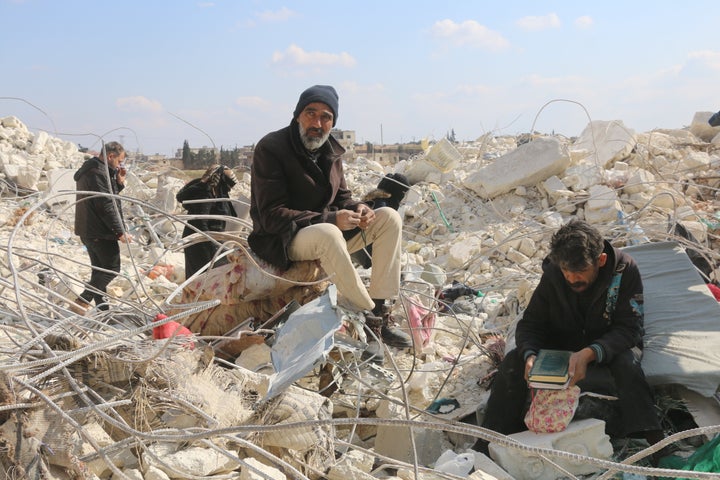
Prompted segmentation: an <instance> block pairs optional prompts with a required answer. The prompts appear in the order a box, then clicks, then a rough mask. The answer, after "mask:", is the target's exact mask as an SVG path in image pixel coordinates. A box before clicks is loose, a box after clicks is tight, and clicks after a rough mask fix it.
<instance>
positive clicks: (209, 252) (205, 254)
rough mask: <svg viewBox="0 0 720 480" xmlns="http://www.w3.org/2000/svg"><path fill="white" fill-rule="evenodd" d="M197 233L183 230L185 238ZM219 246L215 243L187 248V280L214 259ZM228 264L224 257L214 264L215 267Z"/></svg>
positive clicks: (208, 242) (203, 243) (198, 244)
mask: <svg viewBox="0 0 720 480" xmlns="http://www.w3.org/2000/svg"><path fill="white" fill-rule="evenodd" d="M193 233H196V232H195V230H193V229H191V228H187V227H185V229H184V230H183V235H182V236H183V238H185V237H187V236H188V235H191V234H193ZM218 248H219V246H218V245H217V244H215V243H213V242H210V241H207V242H200V243H195V244H193V245H190V246H188V247H185V278H190V276H191V275H193V274H195V272H197V271H198V270H200V269H201V268H203V267H204V266H205V264H207V263H208V262H209V261H210V260H212V259H213V257H214V256H215V254H216V252H217V251H218ZM226 263H228V260H227V257H223V258H221V259H220V260H218V261H216V262H215V263H214V264H213V267H218V266H220V265H225V264H226Z"/></svg>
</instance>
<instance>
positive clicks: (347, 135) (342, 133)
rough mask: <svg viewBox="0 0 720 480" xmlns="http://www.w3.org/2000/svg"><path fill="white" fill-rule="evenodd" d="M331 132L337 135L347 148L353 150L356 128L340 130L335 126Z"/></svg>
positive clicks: (339, 141)
mask: <svg viewBox="0 0 720 480" xmlns="http://www.w3.org/2000/svg"><path fill="white" fill-rule="evenodd" d="M330 134H331V135H332V136H333V137H335V140H337V141H338V143H339V144H340V145H342V147H343V148H344V149H345V150H352V148H353V146H354V145H355V130H340V129H339V128H333V129H332V130H331V131H330Z"/></svg>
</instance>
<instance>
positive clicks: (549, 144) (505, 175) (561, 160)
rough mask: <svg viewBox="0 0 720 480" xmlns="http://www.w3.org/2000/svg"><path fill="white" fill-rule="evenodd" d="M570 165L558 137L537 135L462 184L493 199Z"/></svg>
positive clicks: (555, 173)
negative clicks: (538, 136) (536, 137)
mask: <svg viewBox="0 0 720 480" xmlns="http://www.w3.org/2000/svg"><path fill="white" fill-rule="evenodd" d="M569 165H570V156H569V155H568V154H567V151H566V150H565V149H564V148H563V147H562V145H561V144H560V142H559V141H558V140H557V139H555V138H538V139H536V140H534V141H532V142H529V143H526V144H524V145H520V147H518V148H517V150H514V151H512V152H510V153H508V154H507V155H503V156H502V157H500V158H498V159H496V160H495V161H494V162H493V163H491V164H490V165H488V166H486V167H483V168H481V169H480V170H478V171H477V172H475V173H472V174H470V175H468V176H467V177H466V178H465V180H464V181H463V183H464V185H465V186H466V187H467V188H469V189H470V190H472V191H474V192H475V193H477V194H478V195H480V196H481V197H483V198H493V197H496V196H498V195H500V194H503V193H507V192H509V191H511V190H512V189H514V188H516V187H518V186H521V185H525V186H529V185H535V184H537V183H538V182H541V181H543V180H545V179H547V178H549V177H551V176H553V175H558V174H560V173H561V172H563V171H564V170H565V169H566V168H567V167H568V166H569Z"/></svg>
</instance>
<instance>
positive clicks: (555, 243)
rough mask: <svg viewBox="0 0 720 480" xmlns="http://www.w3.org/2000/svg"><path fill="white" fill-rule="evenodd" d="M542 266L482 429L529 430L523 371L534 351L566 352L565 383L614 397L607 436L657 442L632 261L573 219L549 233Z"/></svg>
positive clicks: (640, 288)
mask: <svg viewBox="0 0 720 480" xmlns="http://www.w3.org/2000/svg"><path fill="white" fill-rule="evenodd" d="M542 269H543V274H542V277H541V278H540V283H539V284H538V286H537V288H536V289H535V292H534V293H533V295H532V298H531V299H530V302H529V304H528V306H527V308H526V310H525V312H524V313H523V317H522V319H521V320H520V321H519V322H518V324H517V329H516V332H515V342H516V348H515V349H514V350H512V351H510V352H508V354H507V355H506V357H505V359H504V360H503V362H502V364H501V366H500V368H499V371H498V373H497V375H496V377H495V379H494V381H493V385H492V391H491V393H490V398H489V399H488V403H487V408H486V411H485V416H484V420H483V423H482V426H483V427H485V428H488V429H491V430H494V431H496V432H499V433H502V434H511V433H516V432H519V431H523V430H526V427H525V424H524V421H523V419H524V415H525V412H526V410H527V407H528V397H529V395H528V394H529V387H528V375H529V373H530V370H531V369H532V367H533V365H534V363H535V361H536V358H537V355H538V353H539V352H540V350H548V349H549V350H567V351H570V352H571V353H570V355H569V360H568V371H567V374H568V376H569V377H570V380H569V383H568V385H569V386H572V385H576V384H577V385H578V386H579V387H580V388H581V389H582V390H586V389H588V387H591V388H592V391H594V392H595V393H603V394H609V395H614V396H616V397H617V398H618V400H617V401H616V402H615V403H616V404H617V410H618V413H619V415H618V417H619V418H617V419H615V421H608V423H607V424H606V432H607V433H608V434H609V435H610V436H613V437H619V438H623V437H641V438H646V439H647V440H648V442H650V443H651V444H653V443H656V442H657V441H659V440H661V439H662V438H663V433H662V429H661V426H660V422H659V419H658V416H657V414H656V412H655V402H654V399H653V393H652V390H651V388H650V386H649V385H648V383H647V381H646V380H645V375H644V373H643V371H642V368H641V366H640V359H641V357H642V346H643V341H642V337H643V334H644V329H643V285H642V280H641V278H640V272H639V271H638V268H637V264H636V263H635V261H634V260H633V259H632V258H631V257H630V256H629V255H627V254H626V253H624V252H623V251H621V250H618V249H616V248H613V247H612V245H611V244H610V243H609V242H608V241H606V240H603V238H602V235H601V234H600V232H599V231H598V230H597V229H596V228H594V227H592V226H591V225H589V224H588V223H586V222H584V221H579V220H573V221H570V222H569V223H567V224H566V225H564V226H563V227H561V228H560V229H559V230H558V231H557V232H555V234H554V235H553V237H552V240H551V244H550V253H549V255H548V256H547V258H545V260H544V261H543V265H542ZM556 383H557V382H556ZM560 383H564V382H562V381H560ZM598 387H600V388H598ZM599 390H602V391H599ZM476 449H477V450H480V451H484V452H485V453H487V442H485V441H483V440H478V443H477V444H476Z"/></svg>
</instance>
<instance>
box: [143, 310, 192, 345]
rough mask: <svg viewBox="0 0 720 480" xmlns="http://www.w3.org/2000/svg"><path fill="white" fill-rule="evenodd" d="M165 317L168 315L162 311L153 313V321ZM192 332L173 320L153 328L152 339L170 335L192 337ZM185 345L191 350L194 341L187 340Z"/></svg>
mask: <svg viewBox="0 0 720 480" xmlns="http://www.w3.org/2000/svg"><path fill="white" fill-rule="evenodd" d="M166 318H168V316H167V315H165V314H164V313H158V314H157V315H155V318H154V319H153V321H154V322H157V321H160V320H165V319H166ZM192 334H193V333H192V332H191V331H190V329H188V328H187V327H185V326H183V325H180V324H179V323H178V322H175V321H173V322H168V323H164V324H162V325H158V326H157V327H155V328H153V339H155V340H162V339H163V338H170V337H172V336H176V337H179V336H186V337H192ZM185 346H187V347H189V348H190V349H191V350H192V349H194V348H195V342H187V343H186V344H185Z"/></svg>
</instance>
